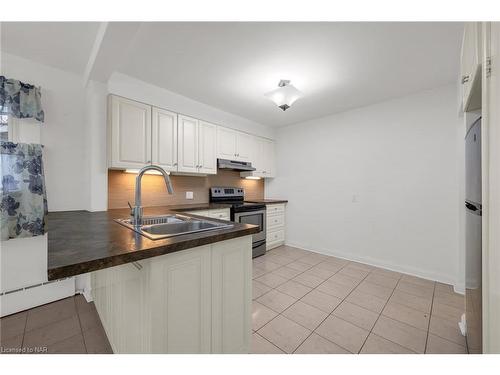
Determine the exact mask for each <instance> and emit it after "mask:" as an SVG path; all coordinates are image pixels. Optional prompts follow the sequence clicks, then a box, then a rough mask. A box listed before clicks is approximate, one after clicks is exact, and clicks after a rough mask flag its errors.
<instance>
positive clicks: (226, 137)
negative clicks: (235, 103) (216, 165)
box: [217, 126, 236, 160]
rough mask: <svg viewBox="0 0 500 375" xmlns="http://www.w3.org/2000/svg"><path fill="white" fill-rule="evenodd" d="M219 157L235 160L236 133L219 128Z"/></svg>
mask: <svg viewBox="0 0 500 375" xmlns="http://www.w3.org/2000/svg"><path fill="white" fill-rule="evenodd" d="M217 157H218V158H220V159H229V160H235V158H236V131H234V130H231V129H227V128H223V127H221V126H218V127H217Z"/></svg>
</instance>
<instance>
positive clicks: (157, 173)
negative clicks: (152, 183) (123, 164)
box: [123, 169, 170, 176]
mask: <svg viewBox="0 0 500 375" xmlns="http://www.w3.org/2000/svg"><path fill="white" fill-rule="evenodd" d="M139 170H140V169H125V170H124V171H123V172H125V173H134V174H137V173H139ZM144 174H154V175H157V176H161V175H162V174H161V173H160V172H158V171H155V170H150V171H146V172H145V173H144ZM167 174H170V172H167Z"/></svg>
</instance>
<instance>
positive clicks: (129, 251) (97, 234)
mask: <svg viewBox="0 0 500 375" xmlns="http://www.w3.org/2000/svg"><path fill="white" fill-rule="evenodd" d="M219 206H220V205H219ZM226 206H227V205H226ZM173 208H174V209H176V212H177V210H179V209H178V208H176V206H168V207H149V208H144V214H145V215H158V214H169V213H174V212H173V211H172V209H173ZM210 208H215V207H210ZM217 208H222V207H217ZM223 208H226V207H223ZM207 209H208V206H207ZM129 214H130V210H128V209H117V210H109V211H102V212H88V211H62V212H51V213H49V214H48V218H47V221H48V271H47V272H48V279H49V280H56V279H60V278H64V277H69V276H75V275H79V274H82V273H86V272H91V271H96V270H100V269H104V268H108V267H112V266H117V265H120V264H125V263H130V262H135V261H139V260H142V259H146V258H151V257H155V256H159V255H164V254H168V253H173V252H176V251H181V250H185V249H190V248H193V247H196V246H202V245H207V244H211V243H214V242H219V241H224V240H228V239H231V238H236V237H242V236H247V235H251V234H254V233H257V232H258V226H256V225H249V224H239V223H233V224H234V226H233V227H232V228H227V229H219V230H213V231H207V232H200V233H193V234H186V235H182V236H177V237H171V238H165V239H161V240H150V239H149V238H147V237H144V236H142V235H140V234H138V233H136V232H134V231H132V230H130V229H128V228H126V227H124V226H122V225H120V224H118V223H116V222H115V221H113V219H115V218H123V217H128V216H129ZM185 215H186V216H191V215H189V214H185ZM210 220H213V221H220V220H217V219H210ZM222 222H224V223H227V222H225V221H222Z"/></svg>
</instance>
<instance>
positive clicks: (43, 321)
mask: <svg viewBox="0 0 500 375" xmlns="http://www.w3.org/2000/svg"><path fill="white" fill-rule="evenodd" d="M73 315H76V304H75V299H74V298H73V297H69V298H65V299H62V300H59V301H56V302H52V303H49V304H47V305H43V306H40V307H35V308H34V309H31V310H29V311H28V317H27V319H26V332H28V331H31V330H33V329H36V328H40V327H44V326H47V325H49V324H52V323H55V322H59V321H61V320H64V319H68V318H70V317H72V316H73Z"/></svg>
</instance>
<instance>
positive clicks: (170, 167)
mask: <svg viewBox="0 0 500 375" xmlns="http://www.w3.org/2000/svg"><path fill="white" fill-rule="evenodd" d="M151 138H152V147H151V149H152V163H153V164H156V165H159V166H160V167H162V168H163V169H165V170H166V171H177V113H173V112H169V111H166V110H164V109H160V108H153V121H152V137H151Z"/></svg>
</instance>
